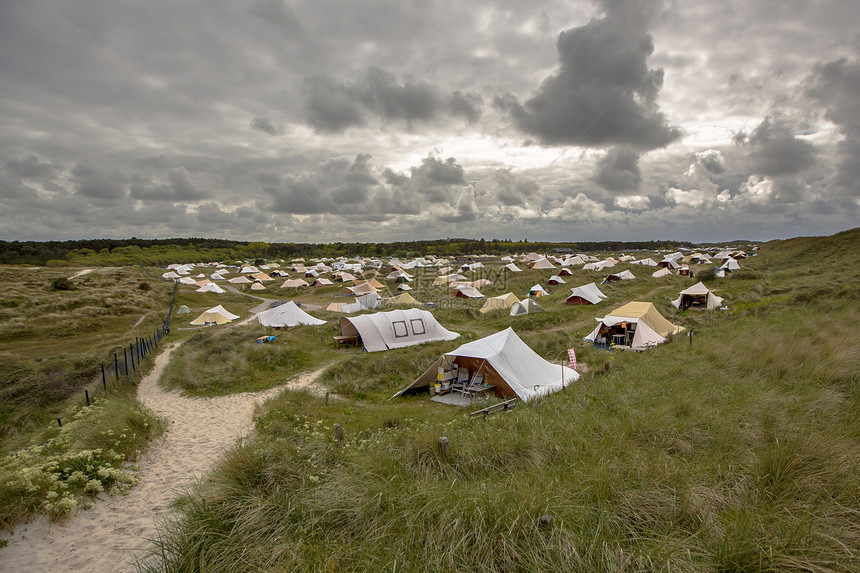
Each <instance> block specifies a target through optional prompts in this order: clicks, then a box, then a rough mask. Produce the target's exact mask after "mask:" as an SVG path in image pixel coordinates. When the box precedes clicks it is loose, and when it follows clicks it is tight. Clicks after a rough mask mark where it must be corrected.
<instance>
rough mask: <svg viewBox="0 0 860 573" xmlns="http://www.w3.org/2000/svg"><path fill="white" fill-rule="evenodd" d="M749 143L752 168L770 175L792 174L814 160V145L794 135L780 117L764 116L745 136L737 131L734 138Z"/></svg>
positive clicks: (808, 165) (789, 126) (811, 163)
mask: <svg viewBox="0 0 860 573" xmlns="http://www.w3.org/2000/svg"><path fill="white" fill-rule="evenodd" d="M738 141H741V142H742V144H744V145H749V148H750V152H749V158H750V160H751V162H752V170H753V171H754V172H756V173H761V174H763V175H768V176H771V177H777V176H783V175H793V174H797V173H800V172H801V171H804V170H806V169H808V168H809V167H811V166H812V165H813V164H814V163H815V155H816V151H815V147H814V146H813V145H812V144H811V143H809V142H807V141H804V140H802V139H798V138H797V137H796V136H795V130H794V129H793V128H792V127H791V125H790V124H789V123H788V122H787V121H786V120H785V119H783V118H780V117H766V118H765V119H764V120H763V121H762V122H761V123H760V124H759V125H758V127H756V128H755V129H754V130H753V131H752V133H750V134H749V136H745V134H737V135H736V136H735V142H738Z"/></svg>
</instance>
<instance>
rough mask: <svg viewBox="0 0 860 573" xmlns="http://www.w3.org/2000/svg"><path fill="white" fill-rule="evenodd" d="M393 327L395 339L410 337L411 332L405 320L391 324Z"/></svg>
mask: <svg viewBox="0 0 860 573" xmlns="http://www.w3.org/2000/svg"><path fill="white" fill-rule="evenodd" d="M391 326H392V327H394V337H395V338H404V337H406V336H409V331H408V330H406V321H405V320H397V321H394V322H392V323H391Z"/></svg>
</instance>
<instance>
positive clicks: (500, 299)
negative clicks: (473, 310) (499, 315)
mask: <svg viewBox="0 0 860 573" xmlns="http://www.w3.org/2000/svg"><path fill="white" fill-rule="evenodd" d="M517 302H520V299H518V298H517V295H515V294H514V293H512V292H509V293H505V294H503V295H499V296H494V297H492V298H488V299H487V302H486V303H484V306H483V307H482V308H481V311H480V312H481V313H484V314H486V313H488V312H492V311H494V310H507V309H509V308H511V306H512V305H513V304H514V303H517Z"/></svg>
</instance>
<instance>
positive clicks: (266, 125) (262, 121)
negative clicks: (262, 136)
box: [251, 116, 278, 135]
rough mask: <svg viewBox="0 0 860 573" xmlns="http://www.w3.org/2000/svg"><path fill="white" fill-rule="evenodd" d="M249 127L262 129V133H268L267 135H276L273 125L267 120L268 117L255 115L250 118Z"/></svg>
mask: <svg viewBox="0 0 860 573" xmlns="http://www.w3.org/2000/svg"><path fill="white" fill-rule="evenodd" d="M251 128H252V129H257V130H259V131H262V132H263V133H268V134H269V135H278V132H277V131H275V128H274V127H272V122H271V121H269V119H268V118H262V117H260V116H257V117H255V118H254V119H252V120H251Z"/></svg>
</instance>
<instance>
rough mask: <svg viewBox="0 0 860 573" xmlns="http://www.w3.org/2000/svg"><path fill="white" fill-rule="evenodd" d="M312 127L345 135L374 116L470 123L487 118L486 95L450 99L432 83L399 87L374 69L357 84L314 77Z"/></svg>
mask: <svg viewBox="0 0 860 573" xmlns="http://www.w3.org/2000/svg"><path fill="white" fill-rule="evenodd" d="M304 98H305V112H306V114H307V119H308V123H310V125H311V126H313V128H314V129H315V130H316V131H318V132H339V131H343V130H345V129H347V128H350V127H354V126H362V125H365V124H366V123H367V120H368V117H369V116H373V117H378V118H380V119H382V120H383V121H386V122H390V121H405V122H406V123H410V124H411V123H413V122H426V121H431V120H434V119H437V118H439V117H441V116H443V115H444V114H446V113H447V114H449V115H451V116H456V117H463V118H465V119H466V120H467V121H469V122H475V121H477V120H478V119H479V118H480V116H481V102H482V99H481V97H480V95H478V94H474V93H463V92H461V91H454V92H453V93H451V95H450V96H447V98H446V97H445V96H443V95H442V92H441V90H439V89H438V88H437V87H435V86H432V85H430V84H428V83H426V82H421V81H412V80H409V81H405V82H402V83H401V82H399V81H398V80H397V77H396V76H395V75H394V74H393V73H391V72H389V71H387V70H384V69H382V68H378V67H371V68H369V69H368V70H367V73H366V75H365V77H364V78H363V79H362V80H361V81H359V82H355V83H343V82H338V81H336V80H334V79H333V78H330V77H313V78H308V79H307V80H306V82H305V88H304Z"/></svg>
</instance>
